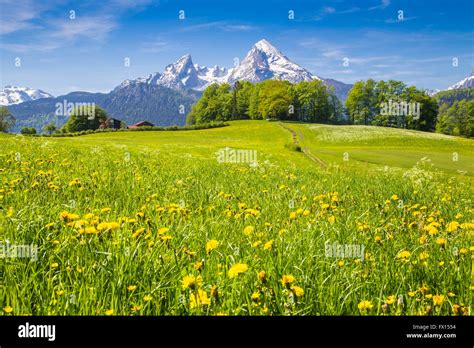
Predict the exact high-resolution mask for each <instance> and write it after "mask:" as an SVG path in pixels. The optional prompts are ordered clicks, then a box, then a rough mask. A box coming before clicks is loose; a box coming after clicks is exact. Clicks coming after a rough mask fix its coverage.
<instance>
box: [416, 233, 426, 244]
mask: <svg viewBox="0 0 474 348" xmlns="http://www.w3.org/2000/svg"><path fill="white" fill-rule="evenodd" d="M418 241H419V242H420V244H426V242H427V241H428V237H427V236H425V235H422V236H421V237H420V238H418Z"/></svg>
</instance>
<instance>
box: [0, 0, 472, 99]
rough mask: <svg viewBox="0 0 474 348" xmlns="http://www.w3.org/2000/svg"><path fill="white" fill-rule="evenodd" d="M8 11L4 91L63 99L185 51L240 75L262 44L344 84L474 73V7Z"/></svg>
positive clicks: (281, 5)
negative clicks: (238, 67) (239, 67)
mask: <svg viewBox="0 0 474 348" xmlns="http://www.w3.org/2000/svg"><path fill="white" fill-rule="evenodd" d="M0 7H1V9H0V57H1V66H0V67H1V75H0V76H1V77H0V85H1V87H3V86H5V85H17V86H28V87H31V88H40V89H43V90H45V91H47V92H49V93H52V94H54V95H61V94H64V93H68V92H71V91H76V90H85V91H91V92H108V91H110V90H111V89H113V88H114V87H115V86H117V85H118V84H120V83H121V82H122V81H123V80H124V79H127V78H131V79H133V78H137V77H139V76H145V75H147V74H149V73H152V72H161V71H162V70H163V68H164V67H165V66H166V65H167V64H170V63H173V62H174V61H176V60H177V59H178V58H179V57H181V56H182V55H184V54H187V53H190V54H191V55H192V58H193V62H194V63H198V64H199V65H209V66H212V65H215V64H218V65H220V66H224V67H228V68H230V67H232V65H233V61H234V58H236V57H237V58H239V59H242V58H243V57H244V56H245V54H246V53H247V51H248V50H249V49H250V47H251V46H252V45H253V44H254V43H255V42H257V41H258V40H260V39H262V38H265V39H267V40H268V41H270V42H271V43H272V44H273V45H274V46H276V47H277V48H278V49H279V50H280V51H282V52H283V53H284V54H285V55H286V56H287V57H289V58H290V59H291V60H292V61H294V62H295V63H297V64H299V65H301V66H303V67H304V68H306V69H308V70H309V71H311V72H312V73H314V74H316V75H318V76H321V77H325V78H333V79H336V80H340V81H343V82H346V83H353V82H355V81H357V80H360V79H367V78H369V77H372V78H375V79H397V80H402V81H404V82H405V83H407V84H409V85H416V86H417V87H419V88H432V89H435V88H440V89H444V88H446V87H448V86H450V85H451V84H453V83H455V82H457V81H459V80H461V79H462V78H464V77H466V76H467V75H468V74H469V73H470V71H471V70H473V69H474V1H472V0H449V1H446V0H443V1H441V0H430V1H415V0H407V1H405V0H366V1H342V0H315V1H308V0H306V1H297V0H291V1H290V0H286V1H280V0H273V1H269V0H268V1H258V0H252V1H244V0H239V1H229V0H221V1H201V0H192V1H191V0H187V1H177V0H168V1H166V0H163V1H149V0H137V1H132V0H109V1H88V0H83V1H60V0H58V1H47V0H46V1H38V0H15V1H11V0H8V1H6V0H0ZM70 11H75V19H71V18H70V14H71V12H70ZM180 11H184V16H185V19H179V14H180ZM289 11H294V19H289ZM399 11H403V19H402V20H399V19H398V16H399V14H400V12H399ZM127 57H128V58H130V66H129V67H126V66H125V64H124V59H125V58H127ZM16 58H20V60H21V66H15V59H16ZM344 58H348V63H349V65H348V66H344V64H343V63H344ZM454 58H456V59H457V61H458V66H453V59H454ZM346 61H347V60H346Z"/></svg>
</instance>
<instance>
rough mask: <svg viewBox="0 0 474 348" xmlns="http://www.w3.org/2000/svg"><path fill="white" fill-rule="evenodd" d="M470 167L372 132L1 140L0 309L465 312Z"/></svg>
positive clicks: (402, 134)
mask: <svg viewBox="0 0 474 348" xmlns="http://www.w3.org/2000/svg"><path fill="white" fill-rule="evenodd" d="M292 145H293V146H292ZM294 145H298V146H300V148H301V151H296V150H297V149H296V147H295V146H294ZM226 147H228V148H233V149H240V150H256V151H257V160H258V164H257V165H249V164H248V163H219V161H217V159H216V152H218V151H219V150H221V149H223V148H226ZM473 172H474V145H473V141H472V140H471V139H464V138H459V137H452V136H446V135H439V134H432V133H423V132H417V131H408V130H401V129H391V128H381V127H365V126H330V125H321V124H300V123H280V122H266V121H234V122H230V126H227V127H223V128H214V129H206V130H196V131H160V132H155V131H144V132H110V133H103V134H91V135H84V136H78V137H64V138H55V137H28V136H15V135H7V134H0V242H1V243H2V244H1V245H0V246H1V247H2V248H0V253H2V254H1V256H2V257H1V258H0V308H1V309H0V310H1V314H2V315H470V313H471V306H472V291H473V289H474V287H473V283H472V282H473V280H474V279H473V277H472V266H471V265H472V252H473V250H474V247H473V245H472V232H473V230H474V214H473V204H472V197H473V178H472V176H473ZM7 241H8V242H7ZM20 246H30V249H28V248H23V249H22V248H20ZM20 250H22V251H23V252H26V251H28V250H29V251H30V252H31V255H32V254H33V252H32V251H34V255H35V257H34V258H32V257H20V256H28V255H27V254H28V253H27V252H26V254H25V255H21V253H20ZM25 250H26V251H25ZM31 255H30V256H31Z"/></svg>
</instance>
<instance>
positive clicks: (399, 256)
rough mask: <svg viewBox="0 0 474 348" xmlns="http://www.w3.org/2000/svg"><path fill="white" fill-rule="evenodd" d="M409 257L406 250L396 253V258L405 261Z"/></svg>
mask: <svg viewBox="0 0 474 348" xmlns="http://www.w3.org/2000/svg"><path fill="white" fill-rule="evenodd" d="M410 256H411V253H410V252H409V251H407V250H402V251H400V252H399V253H398V255H397V258H399V259H402V260H406V259H408V258H409V257H410Z"/></svg>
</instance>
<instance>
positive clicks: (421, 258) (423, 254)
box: [419, 251, 430, 261]
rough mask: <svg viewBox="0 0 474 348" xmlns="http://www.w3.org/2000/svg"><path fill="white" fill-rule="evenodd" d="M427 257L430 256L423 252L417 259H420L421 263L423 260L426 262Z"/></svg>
mask: <svg viewBox="0 0 474 348" xmlns="http://www.w3.org/2000/svg"><path fill="white" fill-rule="evenodd" d="M429 256H430V254H428V252H426V251H423V252H421V253H420V256H419V257H420V260H421V261H424V260H427V259H428V257H429Z"/></svg>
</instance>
